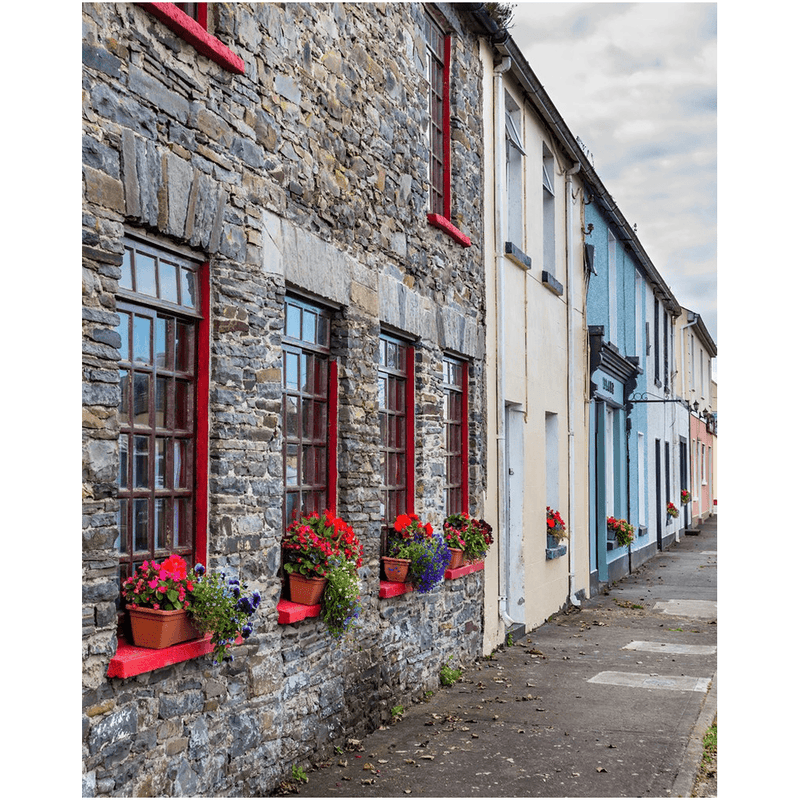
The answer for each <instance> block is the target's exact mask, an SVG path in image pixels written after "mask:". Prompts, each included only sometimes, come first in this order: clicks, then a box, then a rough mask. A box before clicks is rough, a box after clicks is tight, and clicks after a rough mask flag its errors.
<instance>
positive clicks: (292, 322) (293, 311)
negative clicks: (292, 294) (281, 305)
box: [286, 304, 300, 339]
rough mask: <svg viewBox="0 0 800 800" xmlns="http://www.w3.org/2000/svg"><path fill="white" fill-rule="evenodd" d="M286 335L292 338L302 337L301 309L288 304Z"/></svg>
mask: <svg viewBox="0 0 800 800" xmlns="http://www.w3.org/2000/svg"><path fill="white" fill-rule="evenodd" d="M286 335H287V336H289V337H291V338H292V339H299V338H300V309H299V308H298V307H297V306H293V305H288V304H287V306H286Z"/></svg>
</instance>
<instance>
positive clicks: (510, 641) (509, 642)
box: [506, 631, 514, 647]
mask: <svg viewBox="0 0 800 800" xmlns="http://www.w3.org/2000/svg"><path fill="white" fill-rule="evenodd" d="M513 646H514V637H513V636H512V635H511V631H509V632H508V633H507V634H506V647H513Z"/></svg>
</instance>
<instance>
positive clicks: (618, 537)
mask: <svg viewBox="0 0 800 800" xmlns="http://www.w3.org/2000/svg"><path fill="white" fill-rule="evenodd" d="M606 526H607V530H608V533H609V537H610V538H611V541H612V542H614V541H615V542H616V544H617V546H618V547H627V546H628V545H629V544H631V542H633V525H631V524H630V523H629V522H628V521H627V520H624V519H617V518H616V517H608V519H607V520H606Z"/></svg>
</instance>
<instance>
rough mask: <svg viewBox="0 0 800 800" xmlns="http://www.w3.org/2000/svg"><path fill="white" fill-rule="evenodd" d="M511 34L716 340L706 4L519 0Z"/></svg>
mask: <svg viewBox="0 0 800 800" xmlns="http://www.w3.org/2000/svg"><path fill="white" fill-rule="evenodd" d="M511 34H512V36H513V37H514V41H516V43H517V45H518V46H519V48H520V49H521V50H522V52H523V53H524V54H525V56H526V58H527V59H528V63H529V64H530V66H531V68H532V69H533V72H534V73H535V75H536V77H537V78H538V79H539V80H540V81H541V83H542V84H543V85H544V88H545V91H546V92H547V93H548V95H549V96H550V99H551V100H552V101H553V102H554V103H555V106H556V108H557V109H558V110H559V112H560V114H561V116H562V117H563V118H564V120H565V122H566V123H567V126H568V127H569V129H570V130H571V131H572V133H573V134H574V135H575V136H576V137H579V138H580V139H581V140H582V141H583V142H584V144H585V145H586V147H587V148H588V150H589V151H590V152H591V154H592V157H593V161H594V168H595V170H596V172H597V174H598V175H599V176H600V179H601V180H602V181H603V184H604V185H605V187H606V189H608V191H609V192H610V193H611V195H612V196H613V198H614V200H615V201H616V203H617V205H618V206H619V208H620V209H621V210H622V213H623V214H624V216H625V218H626V219H627V220H628V222H629V223H630V224H631V225H634V224H636V226H637V235H638V237H639V241H640V242H641V243H642V245H643V246H644V248H645V250H646V251H647V254H648V255H649V256H650V259H651V261H652V262H653V264H655V266H656V269H657V270H658V271H659V272H660V273H661V275H662V277H663V278H664V280H665V281H666V282H667V284H668V285H669V287H670V288H671V289H672V292H673V294H674V295H675V297H676V298H677V299H678V302H680V303H681V305H683V306H685V307H686V308H689V309H691V310H692V311H697V312H699V313H700V314H701V316H702V317H703V321H704V322H705V324H706V327H707V328H708V330H709V332H710V333H711V335H712V336H713V337H714V340H715V341H716V339H717V242H716V239H717V201H716V191H717V188H716V181H717V7H716V4H714V3H538V2H520V3H518V4H517V7H516V9H515V12H514V18H513V25H512V27H511Z"/></svg>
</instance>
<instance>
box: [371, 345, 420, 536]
mask: <svg viewBox="0 0 800 800" xmlns="http://www.w3.org/2000/svg"><path fill="white" fill-rule="evenodd" d="M413 359H414V349H413V347H411V346H409V345H407V344H405V343H404V342H402V341H400V340H399V339H394V338H392V337H390V336H385V335H383V336H381V338H380V363H379V366H378V415H379V421H380V437H381V441H380V456H381V516H382V517H383V520H384V524H385V525H391V523H392V521H393V520H394V519H395V518H396V517H397V515H398V514H406V513H409V512H412V511H413V510H414V503H413V499H414V491H413V489H414V486H413V477H412V476H413V469H414V395H413V392H414V367H413V364H414V360H413Z"/></svg>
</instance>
